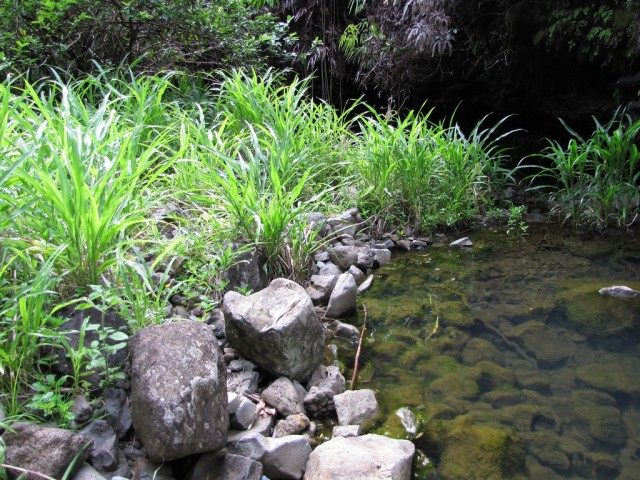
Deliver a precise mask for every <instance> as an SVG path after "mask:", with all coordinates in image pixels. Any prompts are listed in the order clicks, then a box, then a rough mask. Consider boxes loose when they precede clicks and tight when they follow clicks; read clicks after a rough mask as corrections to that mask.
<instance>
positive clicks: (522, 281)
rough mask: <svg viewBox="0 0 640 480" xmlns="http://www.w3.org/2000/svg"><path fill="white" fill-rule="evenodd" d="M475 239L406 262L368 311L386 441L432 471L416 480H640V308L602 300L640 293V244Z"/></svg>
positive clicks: (370, 383)
mask: <svg viewBox="0 0 640 480" xmlns="http://www.w3.org/2000/svg"><path fill="white" fill-rule="evenodd" d="M471 237H472V240H473V241H474V247H473V248H472V249H470V250H453V249H449V248H448V246H446V245H440V246H438V245H435V246H433V247H431V248H430V249H429V250H426V251H424V252H421V253H415V254H405V255H398V256H397V257H396V258H395V259H394V261H393V262H392V264H390V265H388V266H386V267H384V268H383V269H381V270H379V271H378V272H377V274H376V279H375V281H374V286H373V287H372V289H371V290H370V291H369V292H368V293H366V294H365V295H363V296H362V297H361V303H362V304H364V305H365V306H366V308H367V311H368V324H369V332H370V333H369V335H368V337H367V343H366V348H365V349H364V353H363V356H362V359H361V365H362V367H361V368H362V370H361V372H360V375H359V384H358V386H359V387H360V388H373V389H375V390H377V391H378V397H379V400H380V402H381V405H382V408H383V410H384V415H383V419H382V421H381V423H380V424H379V426H378V428H377V431H378V432H379V433H385V434H388V435H391V436H395V437H399V438H410V439H412V440H413V441H414V442H415V443H416V446H417V447H418V448H419V449H420V450H421V451H422V452H424V454H425V455H426V457H428V458H429V459H430V460H431V461H432V466H431V468H424V469H423V468H420V469H418V470H417V471H416V475H415V476H416V478H440V479H445V480H448V479H465V480H468V479H483V480H486V479H498V480H499V479H511V478H514V479H516V478H517V479H545V480H549V479H551V480H552V479H580V478H593V479H614V478H618V479H625V480H631V479H640V345H639V342H638V340H639V338H640V299H632V300H624V299H615V298H607V297H603V296H601V295H599V294H598V289H600V288H601V287H605V286H610V285H627V286H629V287H632V288H635V289H640V241H638V239H633V238H629V237H626V238H617V239H616V238H613V239H612V238H608V239H600V238H592V239H589V240H583V239H580V238H576V237H561V236H558V235H557V234H555V233H553V232H552V231H539V232H535V233H531V234H530V235H528V236H526V237H521V238H511V237H507V236H505V235H501V234H495V233H490V232H479V233H476V234H473V235H471ZM361 321H362V314H360V318H359V319H354V323H356V324H357V325H360V323H361ZM401 407H407V408H409V409H410V410H411V412H412V413H413V414H414V415H415V417H416V421H417V428H416V432H415V433H413V432H410V433H407V432H406V429H405V428H404V426H403V422H402V421H401V420H400V417H399V416H398V415H397V414H396V411H397V410H398V409H399V408H401ZM405 423H406V421H405ZM423 463H424V462H423ZM434 469H435V470H434ZM429 471H430V473H428V472H429Z"/></svg>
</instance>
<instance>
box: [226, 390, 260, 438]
mask: <svg viewBox="0 0 640 480" xmlns="http://www.w3.org/2000/svg"><path fill="white" fill-rule="evenodd" d="M257 412H258V410H257V407H256V404H255V403H253V402H252V401H251V400H249V399H248V398H246V397H244V396H242V397H238V402H237V405H234V408H233V411H232V410H229V414H230V415H231V426H232V427H233V428H238V429H240V430H247V429H248V428H249V427H251V425H253V422H254V420H255V419H256V414H257Z"/></svg>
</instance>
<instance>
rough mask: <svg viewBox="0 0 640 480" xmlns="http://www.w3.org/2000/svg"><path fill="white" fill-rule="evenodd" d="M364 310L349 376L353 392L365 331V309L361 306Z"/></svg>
mask: <svg viewBox="0 0 640 480" xmlns="http://www.w3.org/2000/svg"><path fill="white" fill-rule="evenodd" d="M362 308H363V309H364V322H363V323H362V331H361V332H360V340H358V349H357V350H356V360H355V362H354V364H353V375H352V376H351V384H350V385H349V390H353V387H354V386H355V384H356V377H357V376H358V370H359V369H360V353H361V352H362V340H363V339H364V332H365V331H366V330H367V307H366V305H362Z"/></svg>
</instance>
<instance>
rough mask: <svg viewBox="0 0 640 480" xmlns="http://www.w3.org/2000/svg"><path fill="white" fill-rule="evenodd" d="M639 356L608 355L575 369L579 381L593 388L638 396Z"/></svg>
mask: <svg viewBox="0 0 640 480" xmlns="http://www.w3.org/2000/svg"><path fill="white" fill-rule="evenodd" d="M638 372H640V358H637V357H632V356H630V355H608V356H607V357H605V359H603V360H602V361H599V362H598V363H592V364H589V365H583V366H581V367H578V368H577V369H576V376H577V379H578V381H579V382H582V383H583V384H585V385H588V386H590V387H593V388H597V389H600V390H604V391H606V392H609V393H612V394H616V393H624V394H626V395H629V396H630V397H633V398H636V399H638V398H640V380H639V379H638Z"/></svg>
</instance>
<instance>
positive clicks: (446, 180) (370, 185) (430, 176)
mask: <svg viewBox="0 0 640 480" xmlns="http://www.w3.org/2000/svg"><path fill="white" fill-rule="evenodd" d="M430 114H431V112H427V113H425V114H421V113H416V112H409V113H408V114H407V115H404V116H398V115H394V116H391V117H389V116H382V115H380V114H378V113H376V112H375V111H373V110H370V111H369V112H368V113H367V114H366V115H363V116H361V117H360V119H359V125H360V132H361V133H360V134H359V141H358V150H357V151H358V154H357V157H356V160H355V162H354V163H353V168H354V173H355V176H356V178H358V180H359V202H360V204H361V205H362V206H363V207H364V209H365V211H366V212H367V213H370V214H375V215H378V216H380V217H381V218H382V220H383V221H385V223H387V224H388V226H389V227H397V226H403V225H409V226H410V227H411V228H412V229H413V230H415V231H420V230H423V231H425V230H429V229H431V228H433V227H434V226H438V225H445V226H453V225H455V224H458V223H463V222H466V221H469V220H471V219H473V218H475V217H476V216H477V215H478V213H479V212H480V211H481V210H482V208H484V207H486V206H487V205H488V204H489V203H490V202H491V200H492V197H491V189H492V185H493V184H494V183H495V182H503V181H504V180H505V178H506V176H507V173H506V170H505V169H503V168H502V165H501V162H502V160H503V157H504V151H503V150H501V149H500V147H499V144H498V143H497V141H498V140H499V139H500V138H502V137H497V136H496V132H497V130H498V128H499V127H500V126H501V125H502V123H503V121H504V120H502V121H499V122H498V123H497V124H496V125H494V126H492V127H488V128H484V127H483V126H482V125H483V122H480V123H478V125H476V127H475V128H474V129H473V130H472V131H471V133H470V134H469V135H468V136H467V135H465V134H464V133H463V132H462V130H461V129H460V127H459V126H458V125H456V124H450V125H448V126H447V125H445V124H443V123H435V122H433V121H431V120H430ZM509 133H511V132H507V133H506V134H503V135H502V136H504V135H507V134H509Z"/></svg>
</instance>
